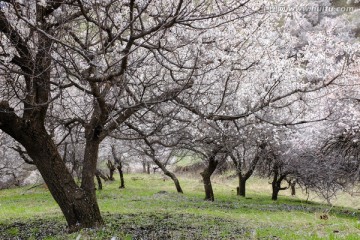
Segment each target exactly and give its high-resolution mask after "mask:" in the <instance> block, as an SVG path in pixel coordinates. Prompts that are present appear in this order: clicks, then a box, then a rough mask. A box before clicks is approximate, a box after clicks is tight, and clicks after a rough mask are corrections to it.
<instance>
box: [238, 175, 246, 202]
mask: <svg viewBox="0 0 360 240" xmlns="http://www.w3.org/2000/svg"><path fill="white" fill-rule="evenodd" d="M238 176H239V192H238V195H239V196H241V197H245V193H246V180H247V179H246V178H245V177H242V176H241V173H239V174H238Z"/></svg>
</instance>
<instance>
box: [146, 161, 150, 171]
mask: <svg viewBox="0 0 360 240" xmlns="http://www.w3.org/2000/svg"><path fill="white" fill-rule="evenodd" d="M146 167H147V168H146V171H147V174H150V163H149V162H148V163H146Z"/></svg>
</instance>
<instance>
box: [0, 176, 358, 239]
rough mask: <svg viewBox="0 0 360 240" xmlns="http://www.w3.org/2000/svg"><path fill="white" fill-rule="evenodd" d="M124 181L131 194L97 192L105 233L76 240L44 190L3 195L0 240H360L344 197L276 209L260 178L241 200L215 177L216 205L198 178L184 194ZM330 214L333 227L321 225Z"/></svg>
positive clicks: (290, 202)
mask: <svg viewBox="0 0 360 240" xmlns="http://www.w3.org/2000/svg"><path fill="white" fill-rule="evenodd" d="M125 180H126V189H118V184H119V182H118V181H115V182H112V183H109V182H107V183H105V184H104V190H102V191H98V200H99V205H100V208H101V211H102V212H103V216H104V220H105V222H106V224H105V226H104V227H103V228H101V229H96V230H94V229H87V230H82V231H81V232H79V233H73V234H67V233H66V228H65V225H66V223H65V221H64V218H63V217H62V214H61V212H60V210H59V208H58V206H57V205H56V203H55V202H54V200H53V199H52V197H51V196H50V194H49V192H48V190H47V189H46V188H43V187H37V188H33V189H30V190H27V189H28V188H26V187H24V188H17V189H10V190H3V191H0V239H76V238H78V237H79V238H80V239H110V238H111V237H113V236H116V237H117V238H118V239H360V222H359V216H360V214H359V211H358V210H357V209H355V208H351V207H357V206H358V204H359V203H358V201H356V198H353V199H352V200H351V201H349V199H350V198H351V197H349V196H347V197H345V195H341V196H340V197H339V199H340V200H342V199H344V200H343V202H338V203H337V204H338V205H344V206H347V207H340V206H335V207H334V206H333V207H331V206H328V205H324V204H321V203H319V202H314V201H312V202H306V201H305V198H304V197H305V196H303V195H302V194H300V193H299V194H300V195H299V197H295V198H294V197H289V196H286V195H288V192H281V194H282V195H280V196H279V201H277V202H273V201H271V200H270V191H269V188H268V184H267V182H266V181H263V180H260V179H256V178H255V179H252V180H251V181H250V182H249V184H248V185H247V188H248V193H247V198H239V197H238V196H236V192H235V191H234V189H235V187H236V179H234V180H227V179H226V178H221V177H217V178H215V179H214V181H213V182H214V191H215V199H216V200H215V202H206V201H203V200H202V199H203V197H204V196H203V195H204V194H203V185H202V183H201V182H200V179H199V178H192V177H189V176H187V177H180V182H181V184H182V187H183V190H184V191H185V194H177V193H176V192H175V188H174V186H173V184H172V182H171V181H170V180H167V181H165V182H164V181H163V178H162V177H161V176H160V175H127V176H126V179H125ZM161 191H166V192H165V193H164V192H161ZM284 194H285V195H284ZM312 199H314V200H317V199H316V198H312ZM345 199H346V201H345ZM324 212H326V213H328V214H327V215H328V219H327V220H322V219H320V215H322V214H323V213H324Z"/></svg>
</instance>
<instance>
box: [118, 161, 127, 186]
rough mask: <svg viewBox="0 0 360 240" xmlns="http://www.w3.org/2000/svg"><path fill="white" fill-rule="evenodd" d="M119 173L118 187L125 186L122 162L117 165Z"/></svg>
mask: <svg viewBox="0 0 360 240" xmlns="http://www.w3.org/2000/svg"><path fill="white" fill-rule="evenodd" d="M117 169H118V171H119V175H120V187H119V188H125V180H124V173H123V170H122V164H121V163H120V164H119V165H118V167H117Z"/></svg>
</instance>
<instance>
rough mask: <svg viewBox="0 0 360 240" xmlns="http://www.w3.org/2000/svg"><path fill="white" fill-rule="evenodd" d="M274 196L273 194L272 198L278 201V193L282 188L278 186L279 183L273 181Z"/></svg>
mask: <svg viewBox="0 0 360 240" xmlns="http://www.w3.org/2000/svg"><path fill="white" fill-rule="evenodd" d="M271 185H272V196H271V200H274V201H276V200H277V199H278V195H279V191H280V188H279V187H278V186H277V183H276V182H275V183H274V182H273V183H272V184H271Z"/></svg>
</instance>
